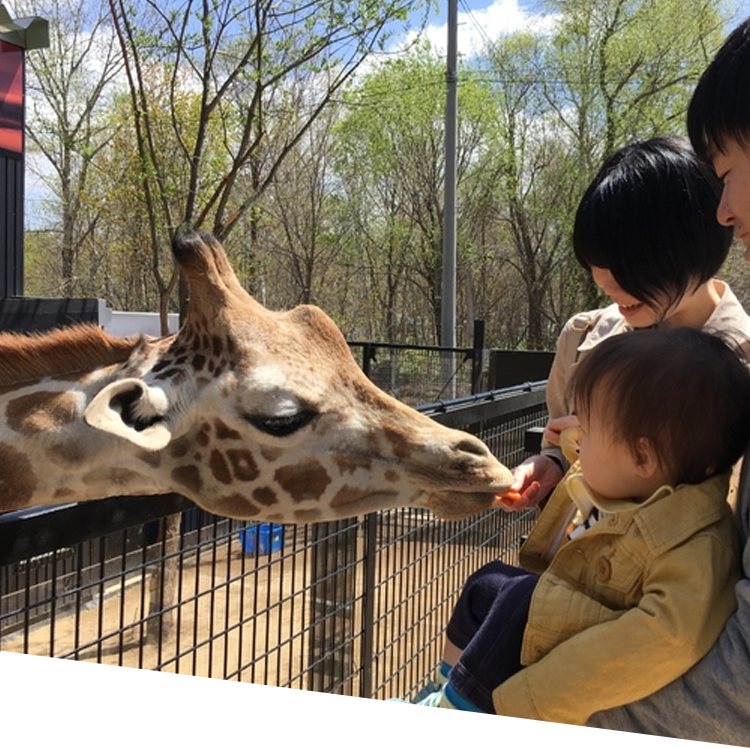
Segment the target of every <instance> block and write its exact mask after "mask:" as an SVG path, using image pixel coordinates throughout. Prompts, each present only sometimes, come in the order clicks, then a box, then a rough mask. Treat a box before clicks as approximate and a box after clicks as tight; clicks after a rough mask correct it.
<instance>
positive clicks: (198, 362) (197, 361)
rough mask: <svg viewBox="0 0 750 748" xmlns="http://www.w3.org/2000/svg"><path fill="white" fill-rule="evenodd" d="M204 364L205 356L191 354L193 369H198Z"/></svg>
mask: <svg viewBox="0 0 750 748" xmlns="http://www.w3.org/2000/svg"><path fill="white" fill-rule="evenodd" d="M205 365H206V357H205V356H202V355H201V354H200V353H198V354H196V355H195V356H193V370H194V371H200V370H201V369H202V368H203V367H204V366H205Z"/></svg>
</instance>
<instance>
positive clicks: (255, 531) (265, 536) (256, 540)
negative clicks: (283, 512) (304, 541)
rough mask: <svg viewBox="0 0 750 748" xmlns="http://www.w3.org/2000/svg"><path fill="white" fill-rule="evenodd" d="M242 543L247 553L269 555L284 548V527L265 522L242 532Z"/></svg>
mask: <svg viewBox="0 0 750 748" xmlns="http://www.w3.org/2000/svg"><path fill="white" fill-rule="evenodd" d="M240 543H241V544H242V550H243V551H244V552H245V553H256V551H257V553H259V554H261V555H267V554H269V553H273V551H280V550H281V549H282V548H283V547H284V526H283V525H272V524H270V523H268V522H263V523H262V524H259V525H251V526H250V527H246V528H245V529H244V530H240Z"/></svg>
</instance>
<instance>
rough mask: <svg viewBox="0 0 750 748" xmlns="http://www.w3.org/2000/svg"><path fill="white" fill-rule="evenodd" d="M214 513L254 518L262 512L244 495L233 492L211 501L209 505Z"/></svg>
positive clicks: (224, 515) (240, 517)
mask: <svg viewBox="0 0 750 748" xmlns="http://www.w3.org/2000/svg"><path fill="white" fill-rule="evenodd" d="M208 508H210V510H211V511H212V512H213V513H214V514H220V515H222V516H223V517H235V518H237V519H252V518H253V517H257V516H258V515H259V514H260V509H258V507H257V506H255V505H254V504H252V503H251V502H250V501H248V500H247V499H246V498H245V497H244V496H242V495H240V494H238V493H233V494H230V495H229V496H220V497H219V498H217V499H215V500H214V501H212V502H211V506H210V507H208Z"/></svg>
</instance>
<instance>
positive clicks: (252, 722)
mask: <svg viewBox="0 0 750 748" xmlns="http://www.w3.org/2000/svg"><path fill="white" fill-rule="evenodd" d="M274 555H276V556H279V555H280V554H274ZM209 561H210V563H209ZM258 564H259V565H260V566H261V567H262V566H263V564H264V562H263V561H258ZM266 565H267V564H266ZM307 565H308V564H307V562H306V560H305V557H304V555H303V554H300V555H299V556H297V557H295V558H293V559H292V560H288V559H285V561H284V563H283V564H281V565H280V564H273V565H271V566H270V567H268V568H267V569H266V571H265V573H264V572H263V570H262V569H261V570H260V571H255V570H254V569H253V573H250V574H248V573H247V571H248V566H255V559H254V558H253V557H252V556H246V555H245V554H242V553H241V552H240V550H239V547H238V546H237V545H234V546H233V548H232V550H231V551H229V552H228V551H227V548H226V544H225V547H224V549H223V550H222V551H220V552H219V553H216V554H214V553H211V558H210V559H208V560H206V561H205V562H204V561H203V560H201V562H200V563H193V564H192V565H187V566H184V567H183V571H182V574H181V580H180V589H181V594H180V598H181V600H182V602H181V604H180V605H179V608H178V611H177V615H178V629H179V635H178V636H175V637H173V638H172V641H171V643H170V644H167V645H161V646H159V645H154V644H148V643H145V642H144V638H145V631H144V627H143V625H142V623H141V619H142V617H143V611H144V610H146V609H147V607H148V592H147V589H148V585H147V584H146V585H144V584H142V575H138V576H133V577H131V578H130V579H129V580H128V582H127V584H126V586H124V588H123V586H122V585H116V586H112V587H110V588H109V589H106V592H105V595H106V597H105V599H104V600H103V602H102V603H101V604H98V605H90V606H88V607H87V609H85V610H83V611H80V613H79V614H74V615H67V616H65V617H56V619H55V620H54V622H53V623H52V624H47V625H38V626H36V627H34V629H33V630H32V631H31V632H30V634H29V635H28V636H27V637H23V636H21V635H11V636H9V637H6V638H5V639H4V640H3V641H2V642H1V643H0V672H2V675H3V678H2V680H3V681H6V680H7V679H8V678H9V677H10V676H11V674H12V673H16V672H21V671H23V670H27V671H28V670H31V673H30V674H29V675H28V676H27V677H26V678H25V679H24V680H16V681H14V682H10V683H7V684H6V685H4V686H2V687H0V745H2V746H7V745H23V746H25V748H42V747H44V748H66V747H67V746H71V745H74V746H114V745H146V746H159V745H162V746H169V745H175V746H195V745H198V744H201V745H207V746H220V745H221V746H225V745H244V746H260V745H264V744H265V741H266V739H267V737H268V736H267V735H266V734H265V733H266V731H271V732H274V731H276V730H277V729H278V728H277V725H276V724H275V723H276V721H277V719H278V720H279V721H281V722H282V724H283V723H284V722H286V721H287V718H286V716H285V715H288V714H289V712H290V711H293V710H294V709H295V708H296V709H297V710H298V711H299V710H301V709H303V708H304V705H305V704H306V699H307V694H306V691H307V684H308V679H307V678H304V677H301V676H300V674H299V672H295V671H298V667H297V666H296V665H295V663H304V662H307V660H308V652H307V649H308V647H309V637H307V636H303V635H302V630H303V627H304V625H305V619H306V618H308V617H309V611H308V610H307V607H306V601H305V600H304V595H300V594H299V593H297V592H296V589H295V588H298V589H299V588H303V587H304V586H305V585H304V584H300V581H301V579H303V578H304V575H305V574H306V572H307V569H306V568H305V567H306V566H307ZM280 572H281V573H280ZM250 609H252V610H255V611H257V612H256V613H255V615H249V614H248V610H250ZM257 652H259V653H260V655H256V654H254V653H257ZM295 676H296V677H295ZM280 681H281V683H279V682H280ZM293 705H294V706H293ZM269 707H270V708H271V709H272V710H273V712H274V714H273V715H270V714H269V713H268V712H269ZM305 724H306V721H305V720H304V719H297V720H296V721H292V724H291V725H289V726H288V727H287V728H286V729H285V730H284V736H283V739H280V740H279V741H278V745H289V746H292V745H305V744H306V743H305V736H304V734H303V732H304V729H305ZM136 733H140V735H139V737H138V738H137V739H136V738H135V735H136ZM24 735H25V736H26V738H25V740H23V736H24ZM19 741H21V742H19ZM204 741H205V742H204ZM271 744H272V745H273V744H274V743H271Z"/></svg>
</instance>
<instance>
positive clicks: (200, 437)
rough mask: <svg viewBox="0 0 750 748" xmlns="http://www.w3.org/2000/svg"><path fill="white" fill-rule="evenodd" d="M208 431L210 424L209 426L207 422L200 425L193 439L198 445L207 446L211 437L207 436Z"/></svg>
mask: <svg viewBox="0 0 750 748" xmlns="http://www.w3.org/2000/svg"><path fill="white" fill-rule="evenodd" d="M210 431H211V426H209V424H207V423H204V424H203V426H201V430H200V431H199V432H198V434H197V436H196V437H195V441H196V443H197V444H198V446H199V447H207V446H208V444H209V442H210V441H211V438H210V436H209V432H210Z"/></svg>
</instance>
